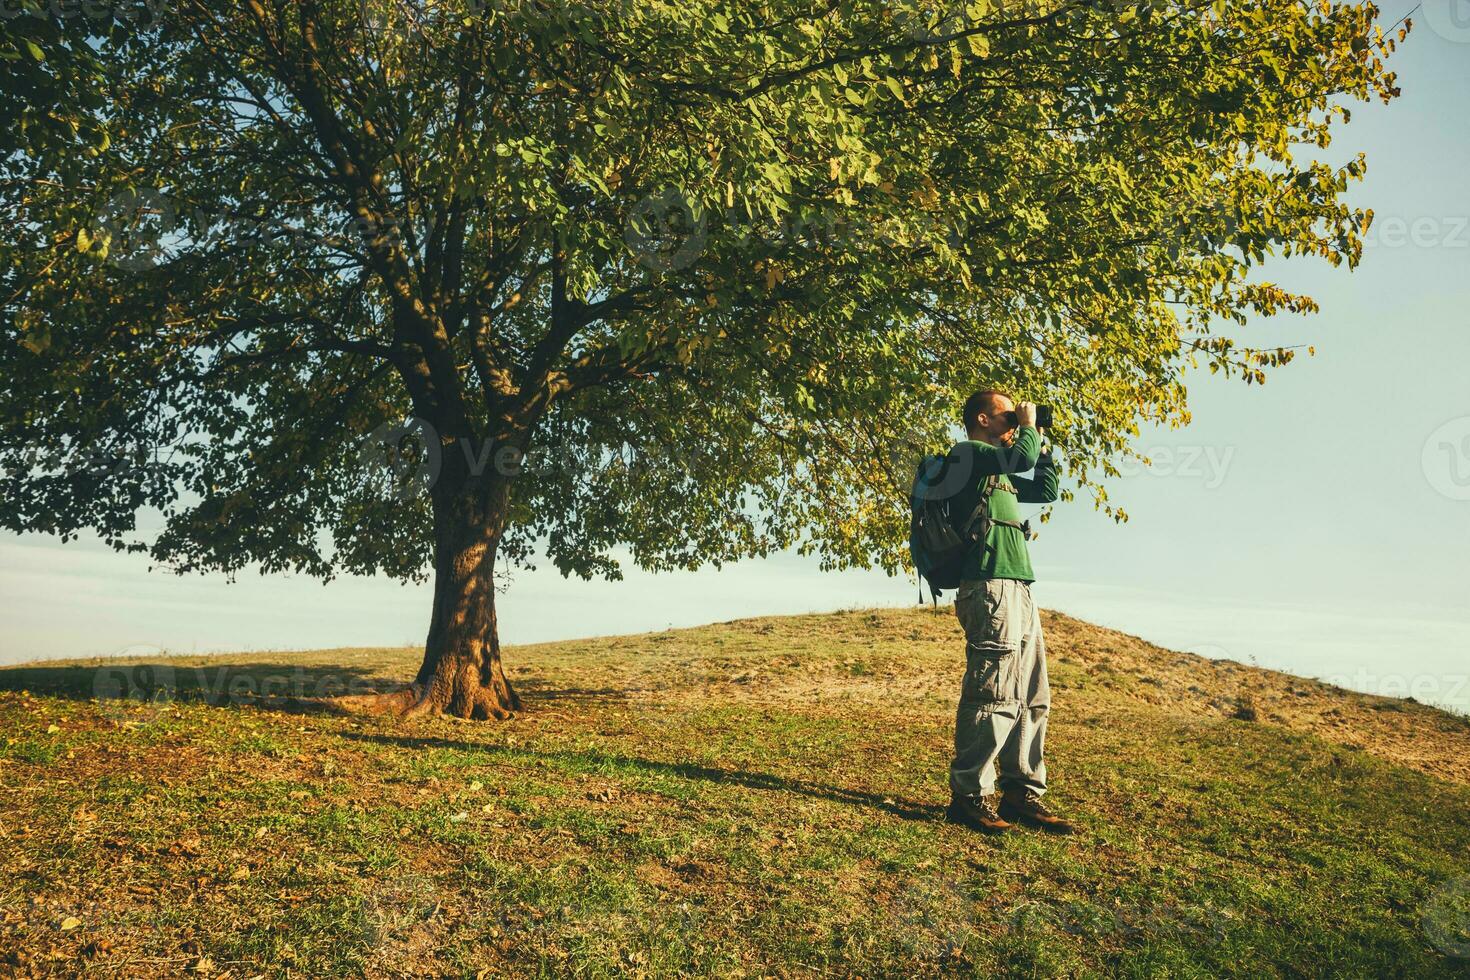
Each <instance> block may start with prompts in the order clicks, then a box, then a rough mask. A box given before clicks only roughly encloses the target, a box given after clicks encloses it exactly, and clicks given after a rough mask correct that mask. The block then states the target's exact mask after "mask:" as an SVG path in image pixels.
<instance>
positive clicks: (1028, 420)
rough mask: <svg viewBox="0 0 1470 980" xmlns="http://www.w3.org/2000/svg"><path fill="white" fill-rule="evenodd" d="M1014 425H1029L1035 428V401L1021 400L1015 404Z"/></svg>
mask: <svg viewBox="0 0 1470 980" xmlns="http://www.w3.org/2000/svg"><path fill="white" fill-rule="evenodd" d="M1016 425H1018V426H1021V425H1029V426H1031V428H1033V429H1034V428H1036V403H1035V402H1021V403H1020V404H1019V405H1017V406H1016Z"/></svg>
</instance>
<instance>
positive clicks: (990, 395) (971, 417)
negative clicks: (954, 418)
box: [960, 388, 1015, 432]
mask: <svg viewBox="0 0 1470 980" xmlns="http://www.w3.org/2000/svg"><path fill="white" fill-rule="evenodd" d="M997 398H1010V399H1011V401H1015V398H1012V397H1011V393H1010V392H1008V391H1001V390H1000V389H999V388H982V389H981V390H980V391H977V392H975V393H974V394H973V395H971V396H970V397H969V398H966V399H965V408H964V410H963V411H962V412H961V413H960V420H961V421H962V422H964V424H965V431H966V432H969V431H970V430H971V429H973V428H974V427H975V423H976V422H978V421H979V420H980V413H981V412H986V413H988V412H989V411H990V409H991V408H992V406H994V405H995V400H996V399H997Z"/></svg>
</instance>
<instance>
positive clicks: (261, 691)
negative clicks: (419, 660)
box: [0, 659, 404, 712]
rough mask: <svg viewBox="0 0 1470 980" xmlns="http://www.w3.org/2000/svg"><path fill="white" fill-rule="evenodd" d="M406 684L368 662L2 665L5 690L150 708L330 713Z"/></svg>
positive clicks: (0, 683) (1, 686)
mask: <svg viewBox="0 0 1470 980" xmlns="http://www.w3.org/2000/svg"><path fill="white" fill-rule="evenodd" d="M403 685H404V682H403V681H402V680H399V679H396V678H391V677H387V676H384V675H383V674H382V672H381V671H379V670H377V669H375V668H373V667H370V666H355V667H354V666H340V665H325V664H311V665H305V664H281V663H274V664H272V663H224V664H220V663H213V664H196V663H187V662H170V661H169V660H166V659H165V660H154V661H146V662H144V661H114V662H105V661H104V662H101V663H95V664H67V665H64V666H55V667H48V666H37V665H31V666H25V667H4V668H0V691H29V692H30V693H31V694H37V695H44V696H46V697H55V698H66V699H69V700H74V701H91V700H96V701H99V702H103V703H105V704H106V703H111V702H123V703H124V704H126V703H127V702H133V703H135V704H137V705H140V706H142V705H150V706H153V707H166V706H167V705H169V704H171V703H192V704H209V705H215V706H219V707H256V708H265V709H269V710H272V711H296V712H330V711H331V707H330V705H328V704H327V703H325V702H324V700H323V699H326V698H333V697H338V696H341V695H344V694H379V693H385V692H388V691H394V690H398V689H400V688H402V687H403Z"/></svg>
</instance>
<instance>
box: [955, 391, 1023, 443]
mask: <svg viewBox="0 0 1470 980" xmlns="http://www.w3.org/2000/svg"><path fill="white" fill-rule="evenodd" d="M1015 408H1016V402H1015V400H1014V399H1012V398H1011V396H1010V395H1008V394H1006V393H1005V392H1003V391H998V390H996V389H994V388H986V389H984V390H983V391H977V392H975V393H974V394H973V395H971V396H970V397H969V398H966V399H965V408H964V412H963V415H964V423H965V432H966V433H967V434H968V435H969V437H970V438H971V439H979V440H980V441H981V442H988V443H992V444H995V445H999V444H1002V443H1009V442H1010V440H1011V439H1012V438H1014V437H1015V436H1014V433H1015V428H1016V424H1015V422H1013V421H1011V419H1012V418H1014V416H1010V415H1008V414H1007V413H1009V412H1012V411H1014V410H1015Z"/></svg>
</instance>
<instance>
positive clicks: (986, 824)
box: [944, 795, 1015, 834]
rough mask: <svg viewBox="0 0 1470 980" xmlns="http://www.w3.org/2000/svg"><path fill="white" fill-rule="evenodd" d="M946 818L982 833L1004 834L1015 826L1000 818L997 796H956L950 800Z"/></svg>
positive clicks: (945, 812) (945, 814) (945, 813)
mask: <svg viewBox="0 0 1470 980" xmlns="http://www.w3.org/2000/svg"><path fill="white" fill-rule="evenodd" d="M944 819H945V820H947V821H949V822H950V823H957V824H963V825H964V826H966V827H969V828H970V829H971V830H978V831H980V833H982V834H1003V833H1005V832H1006V831H1007V830H1010V829H1011V828H1012V827H1014V826H1015V824H1013V823H1009V822H1007V821H1005V820H1002V819H1001V818H1000V815H999V814H997V813H996V812H995V797H994V796H993V795H991V796H956V797H953V798H952V799H951V800H950V801H949V809H947V810H945V811H944Z"/></svg>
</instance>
